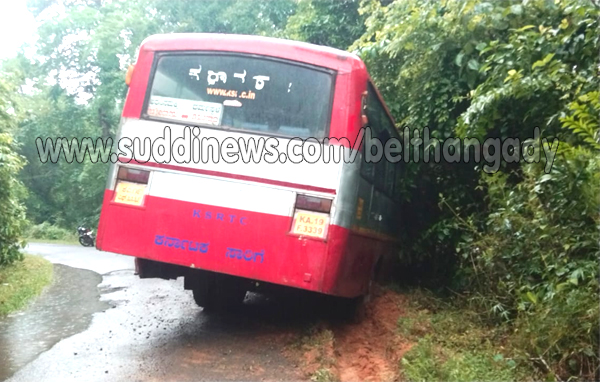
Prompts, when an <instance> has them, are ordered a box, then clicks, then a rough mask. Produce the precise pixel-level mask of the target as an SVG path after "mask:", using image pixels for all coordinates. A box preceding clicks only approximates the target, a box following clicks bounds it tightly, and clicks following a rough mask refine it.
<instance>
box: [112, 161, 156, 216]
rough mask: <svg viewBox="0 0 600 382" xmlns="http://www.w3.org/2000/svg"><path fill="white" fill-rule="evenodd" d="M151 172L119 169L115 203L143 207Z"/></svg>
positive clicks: (127, 168)
mask: <svg viewBox="0 0 600 382" xmlns="http://www.w3.org/2000/svg"><path fill="white" fill-rule="evenodd" d="M149 179H150V171H145V170H138V169H134V168H129V167H123V166H120V167H119V171H118V172H117V184H116V185H115V194H114V199H113V202H115V203H119V204H127V205H130V206H138V207H141V206H143V205H144V199H145V196H146V193H147V191H148V180H149Z"/></svg>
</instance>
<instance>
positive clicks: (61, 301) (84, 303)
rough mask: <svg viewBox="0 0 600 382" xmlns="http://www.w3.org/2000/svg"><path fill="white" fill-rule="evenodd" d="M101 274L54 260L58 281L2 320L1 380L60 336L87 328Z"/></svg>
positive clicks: (99, 307)
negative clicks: (27, 304)
mask: <svg viewBox="0 0 600 382" xmlns="http://www.w3.org/2000/svg"><path fill="white" fill-rule="evenodd" d="M101 281H102V276H100V275H99V274H97V273H95V272H92V271H88V270H83V269H77V268H71V267H68V266H66V265H61V264H54V282H53V283H52V285H51V286H50V287H49V288H48V289H47V290H46V291H45V292H44V293H43V294H42V295H41V296H40V297H39V298H38V299H37V300H36V301H34V302H33V303H32V304H31V306H29V307H28V308H27V309H26V310H25V311H22V312H18V313H15V314H12V315H10V316H8V317H6V318H5V319H2V320H0V381H3V380H6V379H7V378H9V377H10V376H11V375H12V374H14V373H15V372H16V371H17V370H19V369H20V368H22V367H23V366H25V365H26V364H27V363H29V362H31V361H32V360H34V359H35V358H36V357H37V356H38V355H39V354H40V353H42V352H44V351H46V350H48V349H50V348H51V347H52V346H54V344H56V343H57V342H59V341H60V340H62V339H64V338H67V337H70V336H72V335H74V334H77V333H80V332H81V331H83V330H85V329H87V327H88V326H89V325H90V322H91V321H92V315H93V313H96V312H100V311H104V310H106V309H107V308H109V305H108V303H106V302H103V301H100V293H99V290H98V287H97V286H98V284H99V283H100V282H101Z"/></svg>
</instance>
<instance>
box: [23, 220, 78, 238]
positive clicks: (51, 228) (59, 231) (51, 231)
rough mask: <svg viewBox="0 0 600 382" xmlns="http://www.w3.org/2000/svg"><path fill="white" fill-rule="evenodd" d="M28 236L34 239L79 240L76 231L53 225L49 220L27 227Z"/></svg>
mask: <svg viewBox="0 0 600 382" xmlns="http://www.w3.org/2000/svg"><path fill="white" fill-rule="evenodd" d="M27 238H29V239H34V240H61V241H77V235H76V233H75V232H74V231H70V230H66V229H64V228H61V227H58V226H56V225H52V224H50V223H48V222H43V223H42V224H37V225H32V226H30V227H29V228H28V229H27Z"/></svg>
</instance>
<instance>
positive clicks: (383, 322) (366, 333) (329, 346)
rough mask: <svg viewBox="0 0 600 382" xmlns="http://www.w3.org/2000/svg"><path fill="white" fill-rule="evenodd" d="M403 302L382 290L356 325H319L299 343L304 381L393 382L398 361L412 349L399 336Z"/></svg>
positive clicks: (297, 352)
mask: <svg viewBox="0 0 600 382" xmlns="http://www.w3.org/2000/svg"><path fill="white" fill-rule="evenodd" d="M405 304H406V298H405V297H404V296H403V295H401V294H398V293H396V292H393V291H391V290H386V289H382V288H377V289H376V290H375V291H374V294H373V298H372V301H371V302H370V303H369V305H368V308H367V314H366V318H365V319H364V320H363V321H362V322H361V323H358V324H354V323H339V322H338V323H334V322H320V323H319V324H317V325H315V326H314V327H312V328H311V329H310V331H309V333H306V334H305V335H304V336H303V337H302V339H301V340H300V343H299V346H297V347H296V349H295V356H296V357H300V359H301V360H302V361H301V366H302V368H303V371H304V373H305V375H306V377H310V378H311V379H313V380H317V381H341V382H350V381H396V380H399V379H400V378H401V375H400V370H399V367H400V360H401V358H402V356H403V354H404V353H406V352H407V351H408V350H410V348H411V347H412V345H413V344H412V343H410V342H405V341H404V340H403V338H402V336H398V335H397V334H398V330H397V327H398V326H397V322H398V319H399V317H401V316H402V315H403V313H404V306H405Z"/></svg>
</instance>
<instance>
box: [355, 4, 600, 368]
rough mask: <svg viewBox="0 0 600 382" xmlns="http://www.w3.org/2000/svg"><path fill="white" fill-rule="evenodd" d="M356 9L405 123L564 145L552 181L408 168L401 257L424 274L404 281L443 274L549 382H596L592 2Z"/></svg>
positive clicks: (529, 171)
mask: <svg viewBox="0 0 600 382" xmlns="http://www.w3.org/2000/svg"><path fill="white" fill-rule="evenodd" d="M361 11H362V12H364V13H366V14H368V15H369V17H368V19H367V21H366V25H367V32H366V33H365V34H364V35H363V37H362V38H361V39H360V40H359V41H357V42H356V43H355V44H354V46H353V49H355V50H356V51H358V52H359V53H360V54H361V56H362V57H363V59H364V60H365V61H366V62H367V65H368V67H369V70H370V72H371V74H372V76H373V78H374V80H375V81H376V83H377V84H378V86H379V87H380V89H381V90H382V92H383V94H384V97H385V98H386V100H387V101H388V103H389V104H390V106H391V110H392V112H393V113H394V114H395V115H396V117H397V118H398V121H399V122H400V126H404V125H408V126H410V127H411V128H417V129H422V128H423V127H424V126H428V127H429V128H430V129H432V130H433V134H432V135H433V136H435V137H438V138H446V137H448V136H451V135H458V136H461V137H477V138H480V139H486V138H489V137H498V138H507V137H514V138H519V139H521V141H523V140H525V139H527V138H529V137H531V136H532V132H533V129H534V127H539V128H540V130H541V135H542V136H543V137H547V138H549V139H553V138H558V139H559V140H560V145H559V150H558V155H557V158H556V161H555V162H554V167H553V168H552V172H550V173H546V172H545V171H544V170H545V169H544V164H545V163H543V161H542V162H540V163H532V164H527V163H522V164H520V163H504V164H503V165H502V166H501V167H500V172H499V173H497V174H495V175H487V174H483V173H481V172H480V168H477V167H475V166H473V165H471V166H461V165H456V164H452V165H445V164H439V165H438V164H432V163H430V164H424V163H420V164H410V165H409V166H408V168H407V172H406V175H407V176H406V182H407V185H408V187H407V188H406V190H407V192H406V193H405V195H404V196H405V200H406V202H405V205H404V215H405V219H407V220H408V221H409V222H410V224H408V225H407V227H406V230H405V233H404V238H403V239H404V240H403V241H404V243H405V248H404V249H403V253H402V257H403V259H404V260H405V262H406V263H407V264H409V265H410V264H411V263H412V264H414V265H415V266H416V267H420V268H418V269H419V270H421V272H414V270H413V269H414V268H409V269H411V270H409V271H408V272H407V273H412V274H413V275H414V274H418V275H419V276H420V277H421V278H422V279H423V278H425V279H431V280H438V279H440V278H442V279H443V278H446V283H445V284H442V285H448V284H450V286H453V287H454V288H458V289H460V291H461V292H464V295H465V296H466V299H467V301H468V303H469V304H470V305H471V306H473V307H476V308H477V309H478V311H479V312H481V313H482V314H483V315H484V316H485V317H486V318H488V319H491V321H492V322H506V323H507V325H509V327H510V328H511V330H514V331H515V333H517V334H518V335H516V336H515V337H514V340H515V341H516V342H518V343H519V346H520V347H521V349H522V351H523V353H524V355H523V356H524V357H525V358H526V359H531V360H533V361H534V362H535V363H536V365H538V366H540V368H541V369H542V370H544V372H547V373H550V375H551V376H552V377H556V378H568V377H571V378H582V379H585V378H591V377H592V376H593V375H594V373H596V372H597V368H598V365H599V362H598V357H597V355H596V354H595V353H594V352H592V349H597V348H598V324H599V323H600V322H599V317H598V306H597V301H598V283H597V279H598V269H597V268H598V267H597V261H598V257H599V254H600V251H599V249H598V242H599V235H598V228H599V225H600V222H599V217H598V210H599V204H598V203H599V200H600V199H599V198H600V195H599V189H600V188H599V185H600V175H599V174H600V171H599V170H600V169H599V166H600V164H599V162H598V161H599V159H598V154H599V152H598V137H599V133H598V131H599V126H598V115H599V112H600V108H599V107H598V104H599V101H598V79H597V59H598V51H599V48H600V43H599V38H600V37H599V35H598V16H599V12H598V8H595V7H594V5H593V4H592V3H591V2H589V1H586V0H568V1H560V2H559V1H557V2H548V1H544V0H532V1H522V2H521V1H496V2H480V1H469V0H449V1H446V2H438V1H426V0H403V1H400V0H398V1H394V2H393V3H391V4H389V5H388V6H384V5H381V4H380V3H378V2H376V1H372V2H365V3H363V6H362V9H361ZM474 167H475V168H474ZM440 264H441V265H442V266H440ZM453 265H454V267H455V268H454V269H455V271H451V272H448V270H452V268H451V267H452V266H453ZM432 272H433V273H432ZM438 285H439V283H438ZM582 322H585V324H582ZM557 325H558V326H557ZM444 377H447V378H451V375H444ZM477 379H482V378H481V377H480V376H479V377H477Z"/></svg>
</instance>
